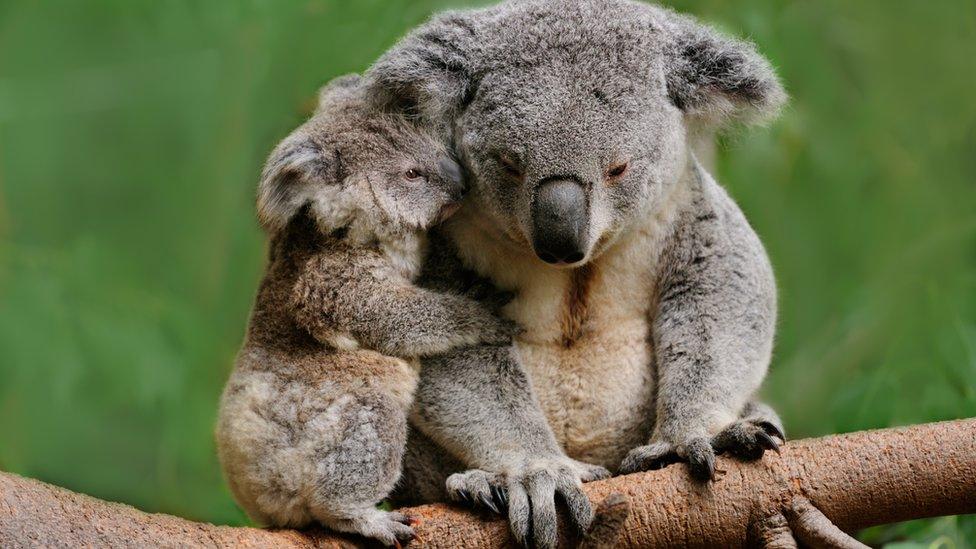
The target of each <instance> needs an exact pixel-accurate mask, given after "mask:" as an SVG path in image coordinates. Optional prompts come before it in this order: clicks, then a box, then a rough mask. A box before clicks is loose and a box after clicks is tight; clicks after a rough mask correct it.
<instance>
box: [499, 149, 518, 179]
mask: <svg viewBox="0 0 976 549" xmlns="http://www.w3.org/2000/svg"><path fill="white" fill-rule="evenodd" d="M498 163H499V164H501V166H502V169H503V170H504V171H505V173H506V174H508V175H509V176H510V177H513V178H515V179H522V169H521V168H519V166H518V163H516V162H515V161H514V160H512V158H511V157H510V156H508V155H504V154H500V155H498Z"/></svg>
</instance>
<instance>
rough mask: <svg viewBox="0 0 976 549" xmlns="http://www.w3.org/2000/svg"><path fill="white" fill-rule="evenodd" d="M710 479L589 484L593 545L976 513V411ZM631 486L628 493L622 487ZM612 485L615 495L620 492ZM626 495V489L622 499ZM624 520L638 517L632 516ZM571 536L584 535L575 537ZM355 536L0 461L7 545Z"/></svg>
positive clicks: (432, 508)
mask: <svg viewBox="0 0 976 549" xmlns="http://www.w3.org/2000/svg"><path fill="white" fill-rule="evenodd" d="M718 468H719V469H720V470H723V471H724V474H723V475H721V476H720V477H719V478H718V479H717V481H715V482H713V483H711V484H708V485H703V484H699V483H697V482H694V481H692V480H691V479H690V478H688V474H687V470H686V469H685V468H684V467H683V466H672V467H668V468H666V469H664V470H662V471H655V472H650V473H642V474H636V475H628V476H624V477H617V478H613V479H610V480H606V481H602V482H596V483H593V484H589V485H587V486H586V491H587V493H588V494H589V495H590V497H591V498H592V499H593V501H594V502H596V503H597V504H598V508H599V509H600V510H601V511H599V512H598V515H601V513H602V515H601V516H598V519H597V528H595V529H594V530H593V532H591V535H590V536H588V537H587V539H586V540H584V543H585V544H586V545H587V546H589V547H612V546H615V547H676V546H679V547H680V546H685V547H715V546H722V547H745V546H764V547H776V548H787V547H796V541H797V540H799V541H800V542H801V543H803V544H805V545H808V546H812V547H863V545H861V544H860V543H858V542H857V541H856V540H854V539H853V538H851V537H850V536H849V535H848V534H846V533H845V532H851V531H854V530H857V529H860V528H865V527H868V526H873V525H876V524H883V523H889V522H899V521H903V520H909V519H916V518H924V517H931V516H939V515H956V514H964V513H973V512H976V420H974V419H969V420H959V421H951V422H945V423H931V424H925V425H916V426H913V427H907V428H902V429H886V430H880V431H865V432H860V433H852V434H847V435H839V436H831V437H825V438H820V439H807V440H799V441H793V442H790V443H788V444H786V445H784V446H783V448H782V453H781V454H778V455H777V454H774V453H767V454H766V455H765V456H764V457H763V459H762V460H761V461H758V462H753V463H741V462H737V461H734V460H732V459H728V458H720V459H719V462H718ZM614 494H620V495H614ZM612 495H613V497H611V496H612ZM621 496H623V497H621ZM409 512H411V513H413V514H416V515H419V516H420V517H421V520H422V522H421V524H420V525H419V526H418V527H417V532H418V534H419V539H418V540H417V541H415V542H414V544H412V545H414V546H418V547H445V548H446V547H451V548H454V547H460V548H468V547H507V546H509V545H510V544H511V538H510V537H509V535H508V528H507V525H506V523H505V521H504V520H502V519H500V518H497V517H487V516H483V515H475V514H472V513H470V512H467V511H464V510H461V509H458V508H455V507H449V506H446V505H425V506H421V507H416V508H412V509H410V510H409ZM624 519H625V520H624ZM564 542H567V543H571V542H572V540H564ZM160 544H163V545H168V546H210V547H214V546H217V547H265V546H278V547H293V548H310V547H317V548H331V547H356V546H359V545H361V542H360V541H359V540H357V539H355V538H351V537H342V536H336V535H333V534H329V533H326V532H323V531H313V532H295V531H288V530H280V531H270V530H259V529H255V528H231V527H227V526H213V525H210V524H201V523H195V522H191V521H187V520H183V519H180V518H176V517H172V516H168V515H158V514H157V515H153V514H147V513H143V512H141V511H138V510H136V509H134V508H132V507H129V506H127V505H121V504H118V503H107V502H103V501H100V500H97V499H94V498H91V497H88V496H84V495H81V494H75V493H72V492H69V491H67V490H64V489H62V488H57V487H55V486H51V485H48V484H44V483H42V482H38V481H34V480H28V479H24V478H21V477H18V476H16V475H11V474H6V473H0V546H2V547H33V546H38V545H42V546H123V545H125V546H143V545H160Z"/></svg>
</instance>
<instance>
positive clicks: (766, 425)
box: [759, 421, 786, 441]
mask: <svg viewBox="0 0 976 549" xmlns="http://www.w3.org/2000/svg"><path fill="white" fill-rule="evenodd" d="M759 426H760V427H762V430H763V431H765V432H766V434H768V435H772V436H774V437H779V439H780V440H782V441H786V433H784V432H783V430H782V429H780V428H779V427H777V426H776V425H775V424H773V423H771V422H769V421H761V422H759Z"/></svg>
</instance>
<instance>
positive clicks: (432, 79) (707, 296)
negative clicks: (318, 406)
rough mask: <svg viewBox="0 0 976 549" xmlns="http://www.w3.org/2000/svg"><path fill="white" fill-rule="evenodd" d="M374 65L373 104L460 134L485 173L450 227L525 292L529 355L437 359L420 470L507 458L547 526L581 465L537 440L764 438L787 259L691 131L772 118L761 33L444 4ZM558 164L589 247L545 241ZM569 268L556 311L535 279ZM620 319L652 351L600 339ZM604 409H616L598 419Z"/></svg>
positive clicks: (643, 462) (421, 479) (584, 448)
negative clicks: (770, 249)
mask: <svg viewBox="0 0 976 549" xmlns="http://www.w3.org/2000/svg"><path fill="white" fill-rule="evenodd" d="M367 80H368V84H369V87H370V90H371V91H370V93H371V95H372V98H373V100H374V101H376V102H377V104H378V105H380V106H382V107H383V108H385V109H389V110H391V111H396V112H401V113H405V114H407V115H409V116H413V117H416V118H417V119H418V120H423V121H424V122H425V123H427V124H429V125H430V126H431V127H432V128H433V129H434V130H436V131H438V132H443V134H444V136H445V139H447V140H448V141H449V142H450V143H452V144H453V147H454V149H455V152H456V154H457V155H458V157H459V158H460V159H461V161H462V163H463V164H464V167H465V168H466V170H467V172H468V173H469V174H470V175H471V179H472V182H473V190H472V193H471V195H470V196H469V198H468V199H467V203H466V206H465V207H464V208H463V209H462V212H461V214H459V215H458V216H457V217H455V218H453V219H452V220H451V221H450V222H449V223H448V224H447V225H446V227H445V228H444V231H443V232H444V234H445V235H446V237H447V239H449V240H450V241H451V243H452V245H453V247H454V249H455V250H456V252H457V253H458V255H459V257H460V260H461V262H462V263H463V264H464V265H465V266H466V267H468V268H470V269H473V270H475V271H476V272H477V273H478V274H479V275H482V276H487V277H489V278H491V279H492V281H493V282H495V283H496V284H497V285H498V286H500V287H501V288H502V289H504V290H510V291H513V292H515V293H516V296H515V298H514V300H513V301H512V302H511V303H509V304H508V305H506V306H505V308H504V309H503V310H504V312H505V314H507V315H509V316H511V317H512V318H514V319H516V320H518V321H519V322H520V324H522V325H523V327H524V328H525V333H523V334H522V335H520V336H519V337H518V340H517V344H516V347H517V349H519V351H520V352H521V355H520V356H521V358H522V361H523V362H524V363H525V364H524V367H523V365H522V364H519V362H518V361H517V360H514V359H511V358H510V356H509V355H506V354H504V353H500V354H498V355H497V356H496V357H495V358H496V360H497V362H495V363H493V364H491V365H490V366H482V368H481V369H478V368H474V367H471V366H470V365H467V364H465V363H464V362H463V361H456V360H452V359H451V358H450V357H441V358H437V359H435V360H428V361H426V362H425V369H424V371H423V374H422V377H421V380H420V389H419V390H418V393H417V401H416V403H415V406H414V413H413V415H412V422H413V424H414V426H415V428H416V429H417V431H420V432H419V433H418V432H415V433H414V434H413V435H411V442H410V445H411V448H410V449H408V452H407V456H408V458H407V461H406V463H405V481H404V482H405V485H406V486H411V487H412V488H413V489H414V490H415V493H416V494H420V495H422V497H429V498H443V497H446V496H447V494H445V492H444V490H445V488H444V486H443V485H441V486H428V485H429V484H430V483H438V482H443V481H444V479H445V477H446V476H447V474H450V473H456V472H460V471H459V468H462V467H474V468H478V469H482V470H484V471H485V472H486V473H485V474H476V473H465V474H463V475H462V476H459V477H452V481H451V491H452V493H458V492H459V487H463V486H464V485H465V483H467V482H470V483H471V486H470V489H469V491H471V492H472V493H475V492H476V493H479V494H480V493H482V492H483V486H482V484H483V483H482V481H483V480H484V479H486V478H492V479H496V478H498V477H497V475H498V474H501V475H503V476H504V477H506V478H508V479H509V480H508V481H507V487H508V488H509V489H510V490H511V489H512V487H513V486H516V487H522V488H524V489H521V488H520V489H516V490H515V492H513V493H509V494H508V500H509V505H508V513H509V517H510V520H511V522H512V527H513V532H514V533H515V535H516V537H517V538H518V539H519V540H522V541H526V540H528V539H529V532H533V534H532V536H533V537H534V542H535V543H536V544H538V545H541V546H551V544H552V543H554V540H555V536H554V530H553V529H554V521H550V517H551V516H552V515H553V513H552V512H551V502H552V501H553V496H554V493H556V492H558V491H559V490H560V487H561V486H563V480H561V479H563V478H568V479H570V480H571V481H572V482H573V483H575V485H576V486H578V483H579V482H580V481H581V480H583V477H584V475H583V473H582V472H581V471H580V470H579V469H573V468H572V467H570V468H569V469H570V471H564V470H563V469H561V467H562V465H559V464H557V462H558V460H559V459H562V458H561V457H558V458H553V461H552V462H549V463H545V460H543V463H544V464H543V466H542V469H541V470H542V471H544V472H543V473H538V472H537V471H532V472H529V473H525V472H524V470H525V468H524V467H522V468H521V469H520V466H519V463H521V460H522V458H521V456H522V455H523V453H525V452H528V454H529V455H532V454H533V453H536V454H539V455H543V456H546V455H549V456H560V454H562V452H563V450H565V453H566V454H568V456H571V457H576V458H583V457H585V458H586V459H587V460H590V461H594V462H596V463H599V464H600V465H604V466H607V467H611V468H618V469H619V470H621V471H624V472H629V471H633V470H640V469H645V468H649V467H653V466H660V465H662V464H664V463H666V462H667V461H668V460H669V459H670V460H672V461H673V460H685V461H688V462H689V463H690V464H691V466H692V472H693V473H695V474H696V476H700V477H707V476H710V475H711V472H712V469H713V464H714V454H715V451H716V449H718V450H719V451H730V452H732V453H736V452H738V451H739V448H740V447H741V448H744V450H743V451H742V452H740V455H742V456H745V457H754V455H755V453H756V449H757V448H765V446H764V444H765V442H764V441H765V439H764V438H763V435H761V434H760V433H765V434H766V435H770V430H771V429H770V428H769V426H770V425H772V426H776V427H777V428H778V429H779V432H780V433H781V432H782V428H781V427H779V426H778V425H779V422H778V419H776V418H775V414H772V413H771V410H769V409H768V407H764V406H762V405H759V404H758V403H754V402H753V398H754V394H755V392H756V391H757V389H758V388H759V385H760V383H761V381H762V379H763V377H764V375H765V372H766V369H767V366H768V363H769V358H770V353H771V348H772V339H773V332H774V326H775V317H776V289H775V282H774V279H773V274H772V270H771V268H770V265H769V261H768V259H767V257H766V253H765V251H764V249H763V247H762V244H761V243H760V241H759V239H758V238H757V237H756V235H755V233H754V232H753V230H752V229H751V227H750V226H749V225H748V223H747V221H746V220H745V218H744V217H743V215H742V213H741V212H740V211H739V209H738V207H737V206H736V205H735V203H734V202H733V201H732V199H731V198H730V197H729V196H728V195H727V194H726V193H725V191H724V190H723V189H722V188H721V187H720V186H719V185H718V184H717V183H716V182H715V181H714V180H713V179H712V178H711V176H709V175H708V174H707V173H705V172H704V170H703V169H702V168H701V166H700V164H699V163H698V161H697V159H696V158H695V156H694V154H693V153H692V150H691V149H692V147H691V142H692V141H693V139H694V136H695V135H700V133H699V132H701V131H708V129H709V128H712V129H714V128H718V127H721V126H723V125H727V124H728V123H730V122H745V123H751V122H760V121H764V120H768V119H771V118H772V117H773V116H775V114H776V113H777V112H778V110H779V107H780V106H781V105H782V104H783V102H784V101H785V98H786V95H785V93H784V91H783V89H782V87H781V85H780V83H779V81H778V80H777V78H776V75H775V73H774V72H773V70H772V68H771V67H770V65H769V63H768V62H767V61H766V60H765V59H764V58H763V57H762V56H761V55H759V54H758V53H757V52H756V50H755V48H754V47H753V46H752V45H751V44H749V43H747V42H743V41H740V40H736V39H733V38H729V37H725V36H723V35H721V34H719V33H717V32H715V31H714V30H712V29H710V28H708V27H706V26H704V25H702V24H700V23H698V22H696V21H695V20H693V19H691V18H689V17H686V16H682V15H678V14H676V13H674V12H672V11H670V10H667V9H664V8H660V7H657V6H652V5H648V4H643V3H639V2H634V1H628V0H523V1H518V2H507V3H503V4H499V5H497V6H493V7H488V8H483V9H477V10H470V11H461V12H451V13H447V14H443V15H441V16H438V17H435V18H434V19H433V20H431V21H430V22H428V23H426V24H424V25H422V26H421V27H419V28H418V29H416V30H415V31H413V32H412V33H411V34H410V35H408V36H407V37H406V38H405V39H403V40H402V41H401V42H400V43H399V44H397V45H396V46H395V47H393V48H392V49H391V50H390V51H389V52H388V53H387V54H385V55H384V56H383V57H382V58H381V59H380V60H379V61H378V62H377V63H376V64H375V65H374V66H373V67H372V68H371V69H370V71H369V73H368V75H367ZM621 166H624V169H622V170H621V169H620V167H621ZM553 180H559V181H569V182H572V184H573V185H577V186H578V188H579V189H581V190H582V191H583V192H585V197H586V200H576V199H575V198H574V200H572V201H563V203H564V204H568V206H566V207H564V208H563V209H562V210H560V211H559V215H558V216H549V218H548V222H550V223H559V222H567V223H569V222H572V223H575V224H576V226H574V228H573V231H576V232H574V233H572V234H573V235H576V236H574V238H576V237H578V238H577V240H578V241H579V242H578V244H579V246H580V251H581V252H582V253H583V258H582V259H581V260H580V261H578V262H573V263H572V264H571V265H565V264H562V265H557V266H543V265H542V263H541V262H540V261H539V260H538V259H536V258H535V255H536V254H538V253H539V252H540V251H542V250H540V246H543V245H545V244H546V243H547V239H548V238H550V237H551V236H552V235H551V234H549V231H550V229H549V228H548V226H541V225H540V224H537V223H534V222H533V215H532V214H533V208H534V204H535V201H536V200H537V198H538V196H537V195H538V191H539V188H540V186H541V185H543V184H544V183H545V182H549V181H553ZM577 192H578V190H572V192H571V193H570V194H571V195H572V196H574V197H575V196H576V194H575V193H577ZM563 210H566V211H563ZM570 210H572V211H575V216H574V215H570V213H568V212H569V211H570ZM552 219H555V220H556V221H552ZM435 255H436V254H435ZM540 255H541V254H540ZM611 266H613V268H612V269H611ZM553 287H556V288H563V287H565V289H566V290H565V293H564V295H563V296H562V297H559V296H557V298H556V301H557V302H560V303H565V307H564V308H563V309H561V310H559V309H558V303H556V304H554V302H553V299H541V298H536V297H534V296H538V295H544V294H545V291H546V288H553ZM628 288H633V289H634V291H630V290H627V289H628ZM637 290H640V292H643V293H638V292H637ZM593 294H596V295H599V296H601V297H600V298H599V299H598V298H592V299H590V296H591V295H593ZM645 294H646V298H644V297H641V298H636V297H635V296H637V295H645ZM533 299H536V300H535V301H533ZM560 299H561V300H562V301H560ZM635 299H641V300H643V301H640V302H639V303H637V304H635V303H633V301H634V300H635ZM554 315H556V316H554ZM533 322H534V324H533ZM554 326H557V327H558V326H562V328H561V329H562V333H559V334H554V333H552V332H553V330H554ZM617 326H621V329H623V328H622V327H623V326H627V327H628V329H630V330H631V331H632V334H634V335H633V338H634V339H635V340H638V341H640V343H635V344H634V345H635V346H640V348H639V349H637V348H635V349H634V350H633V351H632V354H631V355H628V358H629V359H634V360H636V358H634V357H641V356H643V355H642V353H647V356H648V358H647V359H646V360H645V361H644V362H643V363H642V364H641V365H640V366H639V368H638V369H636V370H635V369H634V368H633V367H632V366H628V365H627V364H624V363H622V362H626V361H619V362H613V361H612V359H609V358H605V357H603V354H606V353H613V352H618V348H617V347H616V346H615V347H605V346H604V344H605V345H611V344H612V343H611V339H610V337H611V336H613V335H614V334H615V333H616V332H615V330H616V328H617ZM645 332H646V334H647V335H648V337H647V338H643V339H642V338H641V334H643V333H645ZM538 357H542V358H538ZM547 357H548V359H547ZM601 359H602V360H605V361H609V362H599V361H600V360H601ZM486 361H487V362H489V363H492V362H493V361H492V360H490V357H487V358H486ZM553 361H555V362H556V364H552V362H553ZM594 362H596V363H599V364H600V366H601V367H602V369H596V368H595V367H594V366H593V364H594ZM627 368H630V369H627ZM593 372H597V373H593ZM587 376H589V377H587ZM615 379H619V380H620V381H619V383H618V384H617V385H613V384H605V386H606V387H616V389H612V390H611V389H603V388H601V387H602V385H601V386H600V387H598V386H596V383H602V382H604V381H606V380H610V381H613V380H615ZM630 380H639V384H642V387H643V389H644V390H643V391H638V390H630V389H631V388H632V387H633V385H634V384H635V382H633V381H630ZM425 387H430V388H431V389H432V390H426V389H425ZM620 388H625V389H628V390H630V392H629V393H627V394H623V393H622V392H621V390H620ZM635 399H636V400H635ZM540 408H541V410H540ZM543 413H544V414H545V415H544V417H545V418H546V420H548V422H549V426H548V427H549V428H543V427H542V424H541V422H540V421H539V416H540V414H543ZM604 417H615V418H619V421H620V422H619V423H618V424H615V425H607V426H601V425H598V423H599V418H604ZM554 418H558V420H557V421H558V422H557V423H553V421H554ZM593 418H596V419H597V421H594V419H593ZM755 427H759V428H758V429H757V428H755ZM598 429H602V430H600V431H598ZM722 433H726V434H725V435H723V434H722ZM554 434H555V442H556V445H555V446H554V445H553V439H552V436H553V435H554ZM597 442H598V443H599V444H597ZM757 445H758V446H757ZM558 446H562V447H563V448H557V447H558ZM635 447H636V448H635ZM540 453H541V454H540ZM661 456H665V459H664V461H663V462H662V460H660V459H657V458H658V457H661ZM560 471H563V472H568V473H569V474H568V475H564V476H560ZM492 475H495V476H492ZM574 477H575V478H574ZM513 478H514V479H515V480H514V481H513V480H511V479H513ZM553 479H555V480H553ZM534 481H537V482H534ZM526 483H529V484H528V485H526Z"/></svg>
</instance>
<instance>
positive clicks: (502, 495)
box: [491, 486, 508, 507]
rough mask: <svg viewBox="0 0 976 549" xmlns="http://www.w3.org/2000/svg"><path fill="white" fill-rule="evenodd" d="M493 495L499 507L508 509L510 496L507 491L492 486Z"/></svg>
mask: <svg viewBox="0 0 976 549" xmlns="http://www.w3.org/2000/svg"><path fill="white" fill-rule="evenodd" d="M491 495H492V496H493V497H494V498H495V501H497V502H498V504H499V505H501V506H502V507H508V494H507V493H506V492H505V490H502V489H501V488H499V487H497V486H492V487H491Z"/></svg>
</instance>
